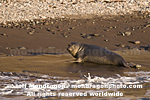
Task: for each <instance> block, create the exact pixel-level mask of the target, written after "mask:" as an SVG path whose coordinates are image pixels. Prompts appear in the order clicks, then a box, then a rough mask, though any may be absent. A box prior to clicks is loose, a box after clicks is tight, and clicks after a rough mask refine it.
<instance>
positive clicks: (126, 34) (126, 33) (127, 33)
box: [124, 32, 132, 36]
mask: <svg viewBox="0 0 150 100" xmlns="http://www.w3.org/2000/svg"><path fill="white" fill-rule="evenodd" d="M124 34H125V36H130V35H131V34H132V33H131V32H125V33H124Z"/></svg>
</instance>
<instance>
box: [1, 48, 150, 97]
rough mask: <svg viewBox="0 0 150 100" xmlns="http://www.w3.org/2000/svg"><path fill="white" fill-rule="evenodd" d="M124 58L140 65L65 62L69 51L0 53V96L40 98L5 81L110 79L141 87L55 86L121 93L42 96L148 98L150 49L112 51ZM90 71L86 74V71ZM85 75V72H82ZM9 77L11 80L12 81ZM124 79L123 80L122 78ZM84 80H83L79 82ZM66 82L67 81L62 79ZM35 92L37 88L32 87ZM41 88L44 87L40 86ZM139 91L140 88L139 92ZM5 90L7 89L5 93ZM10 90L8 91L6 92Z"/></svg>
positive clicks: (58, 81)
mask: <svg viewBox="0 0 150 100" xmlns="http://www.w3.org/2000/svg"><path fill="white" fill-rule="evenodd" d="M115 52H117V53H118V54H120V55H121V56H123V57H124V59H125V60H126V61H128V62H134V63H137V64H140V65H142V68H140V69H135V68H124V67H121V66H112V65H99V64H94V63H87V62H86V63H80V64H79V63H70V62H66V61H69V60H73V59H74V58H73V57H72V56H71V55H70V54H62V55H38V56H12V57H8V56H1V57H0V71H2V72H1V74H0V76H1V77H0V81H1V86H0V94H1V96H2V97H1V99H6V98H18V99H19V98H22V99H23V98H24V99H25V98H30V99H32V98H41V97H38V96H31V97H29V96H26V94H27V93H28V92H29V91H32V89H31V90H30V89H20V90H17V89H12V88H10V87H7V85H8V84H16V83H19V84H23V83H27V84H28V83H35V84H41V83H43V84H44V83H45V82H46V83H50V84H56V83H59V84H62V83H63V84H65V85H66V84H86V83H92V84H102V83H109V82H112V80H113V81H117V82H123V84H126V85H127V84H131V83H132V84H142V85H143V88H142V89H112V90H110V89H102V90H101V89H98V90H95V89H90V88H88V89H70V88H67V89H56V90H53V91H55V92H57V93H58V91H65V92H68V91H70V92H74V91H76V92H77V91H80V92H81V91H82V92H83V91H84V92H88V93H90V92H91V91H94V92H95V91H96V92H98V91H108V92H109V91H111V92H112V91H115V92H117V91H120V92H122V93H123V94H124V96H121V97H117V96H112V97H108V96H105V97H102V96H98V97H97V96H89V95H88V96H85V97H57V96H53V97H46V98H53V99H54V98H55V99H56V98H57V99H58V98H70V99H71V98H74V99H75V98H78V99H83V98H90V99H91V98H104V99H105V98H109V99H110V98H111V99H115V98H119V99H131V98H137V99H139V98H148V97H150V76H149V74H150V69H149V67H150V60H149V59H150V52H147V51H139V50H122V51H115ZM89 73H90V74H89ZM85 75H86V76H85ZM12 80H13V81H12ZM124 80H126V81H125V82H124ZM81 81H84V82H81ZM66 82H67V83H66ZM33 91H36V92H39V91H41V90H34V89H33ZM42 91H43V92H45V91H47V90H42ZM139 91H140V92H139ZM7 92H8V93H7ZM9 92H10V93H9Z"/></svg>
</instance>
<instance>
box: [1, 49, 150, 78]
mask: <svg viewBox="0 0 150 100" xmlns="http://www.w3.org/2000/svg"><path fill="white" fill-rule="evenodd" d="M115 52H116V53H118V54H120V55H121V56H122V57H123V58H124V59H125V60H126V61H127V62H134V63H137V64H140V65H142V67H141V68H140V69H137V68H125V67H123V66H114V65H99V64H95V63H90V62H84V63H70V62H67V61H70V60H74V59H75V58H73V57H72V56H71V55H70V54H60V55H50V54H44V55H38V56H12V57H11V56H10V57H7V56H3V57H0V59H1V63H0V66H1V68H0V70H1V71H4V72H17V73H22V72H24V71H30V72H33V73H35V72H37V73H41V74H47V75H50V76H61V77H68V76H69V77H83V75H86V74H87V73H91V74H92V75H97V76H103V77H110V76H113V75H115V74H120V75H124V73H123V72H130V71H135V72H137V71H150V69H149V66H150V63H149V59H150V52H147V51H140V50H124V51H115Z"/></svg>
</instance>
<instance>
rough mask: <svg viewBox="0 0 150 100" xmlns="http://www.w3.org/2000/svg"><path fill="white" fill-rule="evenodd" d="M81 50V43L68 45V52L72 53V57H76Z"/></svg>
mask: <svg viewBox="0 0 150 100" xmlns="http://www.w3.org/2000/svg"><path fill="white" fill-rule="evenodd" d="M79 48H80V43H76V42H72V43H70V44H68V48H67V50H68V52H69V53H71V55H72V56H75V55H76V53H77V52H78V50H79Z"/></svg>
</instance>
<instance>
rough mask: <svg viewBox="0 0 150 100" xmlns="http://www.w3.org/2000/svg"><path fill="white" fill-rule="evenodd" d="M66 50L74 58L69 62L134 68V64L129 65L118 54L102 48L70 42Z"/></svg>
mask: <svg viewBox="0 0 150 100" xmlns="http://www.w3.org/2000/svg"><path fill="white" fill-rule="evenodd" d="M67 50H68V51H69V53H70V54H71V55H72V56H73V57H75V58H76V60H75V61H71V62H84V61H88V62H94V63H99V64H111V65H121V66H124V67H136V64H133V63H132V64H129V63H126V61H125V60H124V59H123V58H122V57H121V56H120V55H118V54H116V53H114V52H112V51H109V50H107V49H105V48H103V47H99V46H95V45H88V44H83V43H76V42H72V43H71V44H68V48H67Z"/></svg>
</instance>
